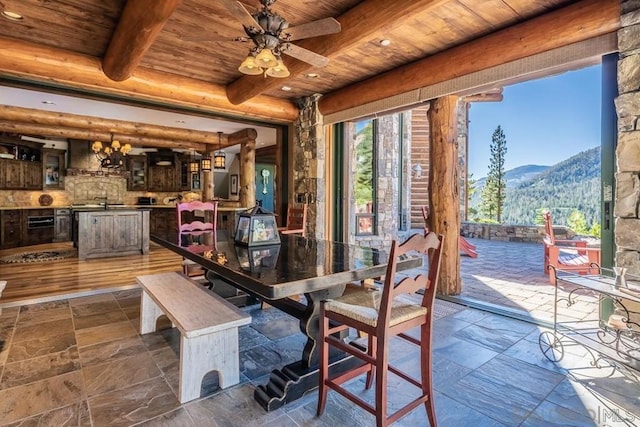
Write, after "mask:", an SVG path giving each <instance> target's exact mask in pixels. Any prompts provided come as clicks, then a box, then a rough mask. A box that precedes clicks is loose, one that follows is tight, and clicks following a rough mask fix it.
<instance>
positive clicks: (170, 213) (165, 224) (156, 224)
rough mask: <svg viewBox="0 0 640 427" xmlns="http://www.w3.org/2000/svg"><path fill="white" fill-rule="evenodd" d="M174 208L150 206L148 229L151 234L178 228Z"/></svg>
mask: <svg viewBox="0 0 640 427" xmlns="http://www.w3.org/2000/svg"><path fill="white" fill-rule="evenodd" d="M176 211H177V209H176V208H173V209H171V208H152V209H151V217H150V220H149V222H150V225H149V230H150V233H153V234H162V233H166V232H170V231H173V230H177V229H178V219H177V217H176Z"/></svg>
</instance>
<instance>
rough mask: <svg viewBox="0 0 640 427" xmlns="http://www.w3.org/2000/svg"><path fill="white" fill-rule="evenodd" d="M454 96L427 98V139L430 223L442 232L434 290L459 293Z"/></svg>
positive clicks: (455, 99) (458, 230)
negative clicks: (438, 275)
mask: <svg viewBox="0 0 640 427" xmlns="http://www.w3.org/2000/svg"><path fill="white" fill-rule="evenodd" d="M457 102H458V97H456V96H445V97H442V98H438V99H436V100H434V101H432V102H431V108H430V109H429V112H428V117H429V134H430V140H431V155H430V158H431V164H430V165H429V206H430V208H431V215H430V217H429V223H430V227H431V229H432V230H433V231H435V232H436V233H438V234H444V236H445V238H444V244H443V248H442V259H441V265H440V281H439V283H438V288H437V291H438V292H439V293H440V294H443V295H454V294H459V293H460V291H461V290H462V282H461V280H460V252H459V248H458V244H459V236H460V194H459V187H458V147H457V122H456V111H457Z"/></svg>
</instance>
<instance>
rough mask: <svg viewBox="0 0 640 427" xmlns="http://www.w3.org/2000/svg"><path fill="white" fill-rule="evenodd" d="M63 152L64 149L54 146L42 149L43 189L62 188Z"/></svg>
mask: <svg viewBox="0 0 640 427" xmlns="http://www.w3.org/2000/svg"><path fill="white" fill-rule="evenodd" d="M65 153H66V152H65V151H64V150H58V149H55V148H44V149H43V150H42V188H43V189H57V190H62V189H64V179H63V173H64V170H65V169H66V167H65V159H64V158H65Z"/></svg>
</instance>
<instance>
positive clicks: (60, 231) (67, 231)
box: [53, 208, 71, 242]
mask: <svg viewBox="0 0 640 427" xmlns="http://www.w3.org/2000/svg"><path fill="white" fill-rule="evenodd" d="M70 240H71V209H66V208H65V209H56V210H55V212H54V228H53V241H54V242H68V241H70Z"/></svg>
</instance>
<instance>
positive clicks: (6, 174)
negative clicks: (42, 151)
mask: <svg viewBox="0 0 640 427" xmlns="http://www.w3.org/2000/svg"><path fill="white" fill-rule="evenodd" d="M0 189H3V190H40V189H42V163H40V162H37V161H34V162H31V161H28V160H27V161H23V160H9V159H0Z"/></svg>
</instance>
